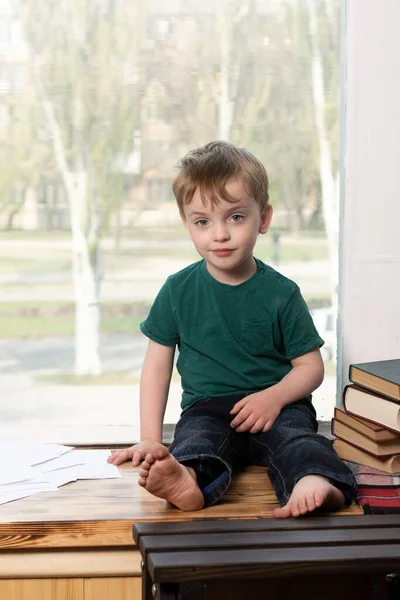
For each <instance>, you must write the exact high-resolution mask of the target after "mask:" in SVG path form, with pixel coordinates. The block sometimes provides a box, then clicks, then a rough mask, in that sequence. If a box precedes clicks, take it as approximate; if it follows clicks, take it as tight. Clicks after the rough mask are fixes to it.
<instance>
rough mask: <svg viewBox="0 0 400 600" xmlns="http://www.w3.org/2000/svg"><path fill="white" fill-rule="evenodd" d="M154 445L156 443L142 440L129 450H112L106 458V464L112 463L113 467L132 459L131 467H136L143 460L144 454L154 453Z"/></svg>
mask: <svg viewBox="0 0 400 600" xmlns="http://www.w3.org/2000/svg"><path fill="white" fill-rule="evenodd" d="M155 444H156V442H155V441H154V440H143V441H142V442H139V443H138V444H134V445H133V446H131V447H130V448H125V449H124V450H114V452H113V453H112V454H110V456H109V457H108V458H107V462H108V463H112V464H113V465H121V464H122V463H124V462H127V461H128V460H130V459H132V467H137V466H138V465H139V463H140V462H141V461H142V460H144V459H145V456H146V454H151V453H154V452H153V451H154V446H155Z"/></svg>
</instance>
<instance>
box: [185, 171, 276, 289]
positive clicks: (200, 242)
mask: <svg viewBox="0 0 400 600" xmlns="http://www.w3.org/2000/svg"><path fill="white" fill-rule="evenodd" d="M226 190H227V192H228V193H229V194H230V196H232V197H233V198H236V199H237V200H236V202H234V203H233V202H227V201H226V200H223V199H222V198H221V200H220V202H219V203H218V204H217V205H216V206H215V207H213V206H212V205H211V203H209V202H207V203H206V204H205V205H204V204H203V202H202V200H201V196H200V193H199V191H198V190H197V191H196V192H195V194H194V196H193V199H192V201H191V202H190V204H188V205H187V206H185V208H184V214H185V218H184V224H185V226H186V227H187V229H188V231H189V234H190V237H191V238H192V241H193V243H194V245H195V247H196V250H197V252H198V253H199V254H200V256H201V257H202V258H204V260H205V261H206V262H207V267H208V271H209V273H210V274H211V275H213V277H215V278H216V279H218V280H221V281H222V280H224V278H225V279H226V277H227V276H230V277H232V276H235V275H237V277H238V280H244V279H245V278H246V277H247V276H249V277H250V276H251V275H252V274H253V273H254V272H255V263H254V260H253V249H254V246H255V244H256V241H257V236H258V234H259V233H266V232H267V231H268V228H269V225H270V222H271V218H272V207H271V206H267V208H266V209H265V210H264V211H263V213H261V209H260V206H259V205H258V204H257V202H256V201H255V200H254V198H252V197H251V196H249V195H248V193H247V192H246V190H245V188H244V187H243V184H242V182H241V181H240V180H239V179H230V180H229V181H228V183H227V184H226Z"/></svg>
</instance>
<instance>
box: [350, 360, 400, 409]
mask: <svg viewBox="0 0 400 600" xmlns="http://www.w3.org/2000/svg"><path fill="white" fill-rule="evenodd" d="M349 379H350V381H351V382H352V383H355V384H357V385H360V386H362V387H365V388H367V389H369V390H372V391H373V392H377V393H378V394H382V395H384V396H388V397H389V398H392V399H393V400H397V401H398V402H400V358H397V359H394V360H379V361H376V362H367V363H359V364H355V365H350V370H349Z"/></svg>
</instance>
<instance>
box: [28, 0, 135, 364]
mask: <svg viewBox="0 0 400 600" xmlns="http://www.w3.org/2000/svg"><path fill="white" fill-rule="evenodd" d="M44 4H46V6H44ZM22 9H23V12H22V14H21V19H22V22H23V24H24V31H25V37H26V41H27V44H28V46H29V51H30V56H31V65H32V75H33V81H34V83H35V87H36V90H37V97H38V100H39V102H40V103H41V106H42V108H43V115H44V119H45V125H46V127H47V131H48V133H49V142H50V144H51V147H52V149H53V154H54V158H55V162H56V165H57V167H58V170H59V173H60V176H61V178H62V181H63V182H64V185H65V189H66V192H67V197H68V204H69V210H70V222H71V233H72V253H73V281H74V290H75V306H76V311H75V372H76V373H77V374H97V373H100V371H101V363H100V357H99V325H100V285H101V280H102V275H103V260H102V251H101V238H102V234H103V232H104V229H105V226H106V221H107V218H108V217H109V215H110V212H112V210H113V207H115V206H117V205H119V200H120V199H119V198H115V197H113V195H112V186H110V182H111V181H112V179H113V177H115V172H116V171H118V169H121V165H123V164H124V161H126V159H127V157H128V155H129V152H130V151H131V150H132V144H133V133H134V130H135V119H137V118H138V113H139V110H138V107H137V103H136V101H135V86H134V81H132V78H131V77H130V75H129V74H130V73H131V72H132V71H133V70H134V69H135V67H136V64H135V61H136V57H137V51H138V43H139V32H138V23H140V20H139V19H138V15H139V13H140V11H141V9H142V3H141V2H134V3H118V2H115V1H113V0H108V1H102V2H100V1H90V0H82V1H78V0H57V1H55V0H48V1H47V2H46V3H39V2H36V1H33V0H23V2H22ZM66 24H68V26H66Z"/></svg>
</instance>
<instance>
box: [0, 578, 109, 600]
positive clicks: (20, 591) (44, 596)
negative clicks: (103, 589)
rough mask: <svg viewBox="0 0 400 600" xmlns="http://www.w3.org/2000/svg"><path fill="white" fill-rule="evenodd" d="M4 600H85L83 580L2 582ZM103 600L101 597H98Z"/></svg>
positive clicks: (1, 593)
mask: <svg viewBox="0 0 400 600" xmlns="http://www.w3.org/2000/svg"><path fill="white" fill-rule="evenodd" d="M0 598H1V599H2V600H84V595H83V579H24V580H23V579H19V580H12V579H10V580H2V581H0ZM98 600H101V597H100V596H99V597H98Z"/></svg>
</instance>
